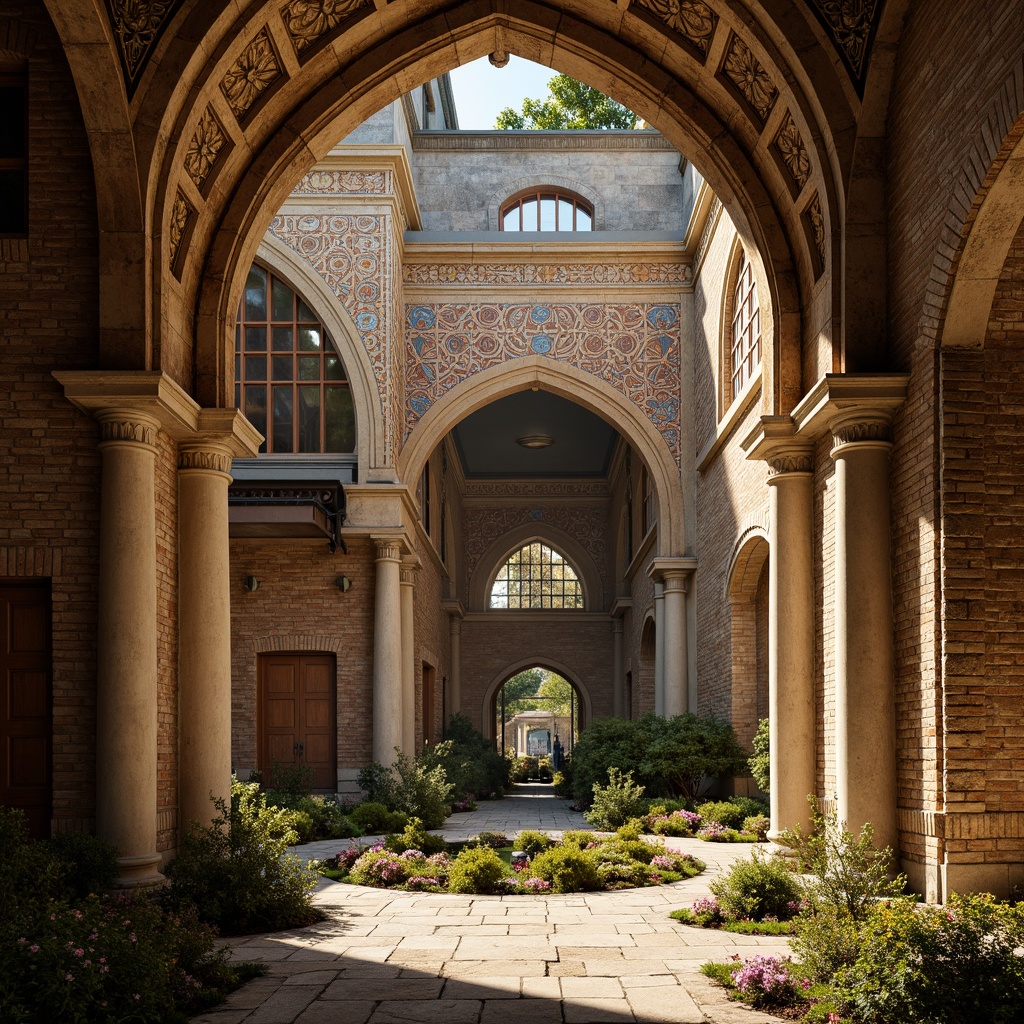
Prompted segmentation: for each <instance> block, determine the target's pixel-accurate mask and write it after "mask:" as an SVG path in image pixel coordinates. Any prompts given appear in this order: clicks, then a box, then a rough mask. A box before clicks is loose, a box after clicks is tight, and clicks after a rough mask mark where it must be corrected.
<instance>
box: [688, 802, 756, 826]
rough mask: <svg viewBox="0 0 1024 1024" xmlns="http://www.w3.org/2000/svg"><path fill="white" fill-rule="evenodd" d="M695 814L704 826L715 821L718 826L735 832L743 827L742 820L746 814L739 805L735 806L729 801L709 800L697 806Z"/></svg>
mask: <svg viewBox="0 0 1024 1024" xmlns="http://www.w3.org/2000/svg"><path fill="white" fill-rule="evenodd" d="M697 813H698V814H699V815H700V816H701V820H702V821H703V822H704V823H705V824H706V823H707V822H709V821H717V822H718V824H719V825H724V826H725V827H726V828H734V829H736V830H737V831H739V829H741V828H742V827H743V819H744V818H745V817H746V814H747V812H746V811H744V809H743V808H742V807H740V806H739V804H735V803H733V802H732V801H731V800H709V801H707V802H706V803H703V804H698V805H697Z"/></svg>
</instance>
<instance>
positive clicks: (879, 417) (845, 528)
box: [830, 411, 898, 850]
mask: <svg viewBox="0 0 1024 1024" xmlns="http://www.w3.org/2000/svg"><path fill="white" fill-rule="evenodd" d="M890 419H891V412H884V413H883V412H880V413H878V414H875V415H871V414H865V412H864V411H856V412H850V413H847V414H846V415H844V416H841V417H837V418H835V419H833V420H832V422H831V423H830V427H831V429H832V435H833V448H832V458H833V459H834V460H835V485H836V508H835V577H836V604H835V644H836V666H835V673H836V798H837V801H836V802H837V810H838V814H839V818H840V820H842V821H845V822H846V824H847V827H848V828H849V829H850V831H851V832H854V833H856V832H858V831H859V830H860V827H861V825H863V824H864V823H865V822H871V824H872V825H874V828H875V843H876V845H877V846H879V847H882V846H889V847H891V848H892V849H893V850H896V849H898V833H897V825H896V705H895V696H894V688H893V628H892V614H893V613H892V570H891V559H890V540H889V537H890V515H889V451H890V449H891V448H892V444H891V442H890V439H889V422H890Z"/></svg>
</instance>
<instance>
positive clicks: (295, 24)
mask: <svg viewBox="0 0 1024 1024" xmlns="http://www.w3.org/2000/svg"><path fill="white" fill-rule="evenodd" d="M371 5H372V0H291V3H289V4H286V5H285V6H284V7H282V8H281V19H282V20H283V21H284V25H285V28H287V29H288V35H290V36H291V39H292V45H294V47H295V52H296V53H297V54H299V55H300V56H301V55H302V54H303V53H305V52H306V50H308V49H309V48H310V47H311V46H313V45H315V44H316V43H317V42H319V41H320V40H321V39H323V37H324V36H326V35H327V34H328V33H330V32H333V31H334V29H336V28H337V27H338V26H339V25H340V24H341V23H342V22H343V21H348V19H349V18H351V17H352V15H353V14H355V13H356V12H357V11H359V10H360V9H361V8H363V7H369V6H371Z"/></svg>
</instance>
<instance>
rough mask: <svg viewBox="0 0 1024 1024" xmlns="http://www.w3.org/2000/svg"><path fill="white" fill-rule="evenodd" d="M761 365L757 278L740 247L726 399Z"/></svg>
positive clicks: (734, 394)
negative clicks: (728, 384)
mask: <svg viewBox="0 0 1024 1024" xmlns="http://www.w3.org/2000/svg"><path fill="white" fill-rule="evenodd" d="M760 365H761V308H760V306H759V305H758V301H757V282H756V281H755V280H754V268H753V266H752V264H751V262H750V260H748V259H747V254H746V253H745V252H743V251H742V250H741V251H740V258H739V266H738V267H737V270H736V283H735V285H734V286H733V294H732V336H731V339H730V345H729V367H728V369H729V382H730V388H729V401H730V402H731V401H732V400H733V399H735V398H736V397H737V396H738V395H739V393H740V392H741V391H742V390H743V388H744V387H745V386H746V384H747V381H749V380H750V379H751V378H752V377H753V376H754V373H755V372H756V371H757V368H758V367H759V366H760Z"/></svg>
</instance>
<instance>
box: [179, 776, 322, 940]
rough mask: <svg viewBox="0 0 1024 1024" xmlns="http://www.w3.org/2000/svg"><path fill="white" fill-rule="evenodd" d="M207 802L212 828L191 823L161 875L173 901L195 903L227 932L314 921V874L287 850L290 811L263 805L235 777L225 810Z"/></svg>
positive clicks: (253, 789) (255, 790)
mask: <svg viewBox="0 0 1024 1024" xmlns="http://www.w3.org/2000/svg"><path fill="white" fill-rule="evenodd" d="M213 803H214V807H215V808H216V809H217V812H218V813H217V816H216V817H215V818H214V819H213V823H212V824H211V825H209V826H207V827H205V828H204V827H201V826H199V825H197V824H196V823H194V822H193V824H192V827H191V828H190V829H189V831H188V832H187V833H186V834H185V836H184V842H183V849H182V853H181V855H180V856H179V857H178V859H177V860H175V861H174V862H172V864H171V866H170V869H169V871H168V874H169V875H170V877H171V880H172V897H173V899H174V901H175V904H176V905H179V906H180V905H181V904H183V903H185V902H190V903H194V904H195V905H196V906H199V907H202V910H203V913H204V915H205V916H207V917H208V918H209V919H210V920H211V921H213V922H215V923H216V924H217V925H218V926H219V927H220V928H221V930H223V931H226V932H233V933H239V932H244V931H260V930H270V929H275V928H286V927H291V926H294V925H301V924H309V923H310V922H311V921H315V920H318V919H319V916H320V915H319V912H318V911H316V910H315V909H314V908H313V905H312V893H313V887H314V885H315V884H316V873H315V872H314V871H312V870H310V869H309V867H308V866H303V865H302V864H301V863H300V862H299V860H298V859H297V858H296V857H294V856H291V855H289V854H288V853H287V850H288V846H289V845H290V844H292V843H294V842H295V840H296V838H297V836H296V833H295V830H294V828H293V827H292V820H293V816H292V812H291V811H288V810H284V809H282V808H279V807H268V806H267V802H266V797H265V795H264V794H262V793H260V792H259V787H258V786H257V785H255V784H246V783H244V782H239V781H238V780H237V779H236V780H233V781H232V784H231V804H230V806H229V805H228V804H227V802H226V801H225V800H223V799H217V800H214V801H213Z"/></svg>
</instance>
